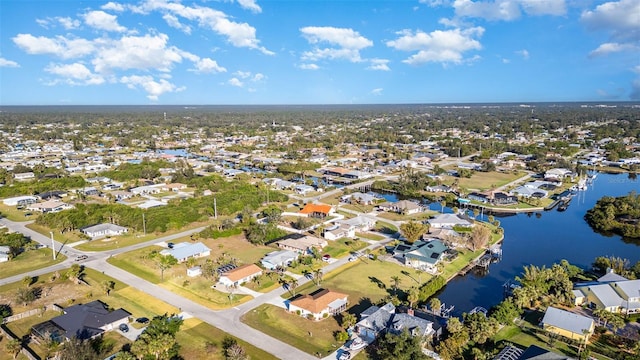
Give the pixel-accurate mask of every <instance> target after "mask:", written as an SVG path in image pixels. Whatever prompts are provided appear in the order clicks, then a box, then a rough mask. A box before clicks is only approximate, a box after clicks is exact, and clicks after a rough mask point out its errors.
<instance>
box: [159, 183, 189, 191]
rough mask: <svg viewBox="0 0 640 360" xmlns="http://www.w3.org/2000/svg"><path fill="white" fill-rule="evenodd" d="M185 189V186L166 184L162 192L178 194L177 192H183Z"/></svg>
mask: <svg viewBox="0 0 640 360" xmlns="http://www.w3.org/2000/svg"><path fill="white" fill-rule="evenodd" d="M186 188H187V184H181V183H171V184H167V185H165V186H163V187H162V190H164V191H173V192H178V191H180V190H184V189H186Z"/></svg>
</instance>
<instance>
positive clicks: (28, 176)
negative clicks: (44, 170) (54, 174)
mask: <svg viewBox="0 0 640 360" xmlns="http://www.w3.org/2000/svg"><path fill="white" fill-rule="evenodd" d="M13 178H14V179H15V180H17V181H28V180H33V179H35V178H36V175H35V174H34V173H33V172H31V171H29V172H24V173H18V174H13Z"/></svg>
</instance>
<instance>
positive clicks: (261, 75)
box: [251, 73, 267, 82]
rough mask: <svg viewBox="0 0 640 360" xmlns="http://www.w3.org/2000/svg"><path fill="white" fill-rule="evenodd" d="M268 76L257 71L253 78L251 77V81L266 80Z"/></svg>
mask: <svg viewBox="0 0 640 360" xmlns="http://www.w3.org/2000/svg"><path fill="white" fill-rule="evenodd" d="M266 78H267V77H266V76H265V75H264V74H261V73H256V74H255V75H253V78H252V79H251V81H253V82H259V81H262V80H265V79H266Z"/></svg>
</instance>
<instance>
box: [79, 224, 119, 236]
mask: <svg viewBox="0 0 640 360" xmlns="http://www.w3.org/2000/svg"><path fill="white" fill-rule="evenodd" d="M80 231H81V232H82V233H83V234H85V235H87V236H89V237H90V238H92V239H98V238H101V237H107V236H118V235H122V234H125V233H127V232H128V231H129V229H127V228H126V227H124V226H120V225H116V224H97V225H93V226H88V227H85V228H83V229H81V230H80Z"/></svg>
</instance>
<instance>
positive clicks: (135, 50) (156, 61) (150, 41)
mask: <svg viewBox="0 0 640 360" xmlns="http://www.w3.org/2000/svg"><path fill="white" fill-rule="evenodd" d="M167 40H168V37H167V35H165V34H158V35H145V36H123V37H122V38H120V39H119V40H105V39H96V46H97V47H99V50H98V51H97V53H96V56H95V57H94V58H93V60H92V61H91V62H92V63H93V65H94V67H95V70H96V71H97V72H99V73H103V72H110V71H112V70H113V69H122V70H127V69H139V70H149V69H155V70H159V71H163V72H168V71H170V69H171V67H172V66H173V64H174V63H179V62H181V61H182V58H183V56H185V52H183V51H181V50H179V49H177V48H175V47H168V46H167Z"/></svg>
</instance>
